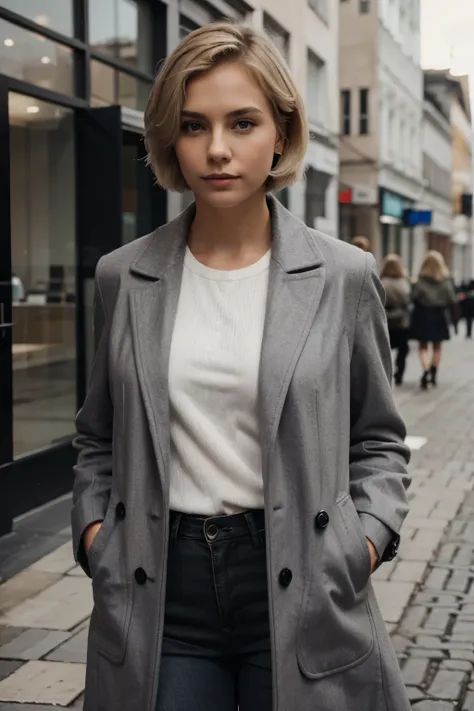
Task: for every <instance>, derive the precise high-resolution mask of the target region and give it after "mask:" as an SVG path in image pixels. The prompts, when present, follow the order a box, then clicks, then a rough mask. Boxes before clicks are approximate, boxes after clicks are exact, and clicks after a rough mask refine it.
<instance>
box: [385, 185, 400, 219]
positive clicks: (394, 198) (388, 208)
mask: <svg viewBox="0 0 474 711" xmlns="http://www.w3.org/2000/svg"><path fill="white" fill-rule="evenodd" d="M404 210H405V201H404V200H403V198H401V197H399V196H398V195H395V193H391V192H390V191H389V190H384V191H383V192H382V205H381V213H382V215H388V216H389V217H396V218H397V219H398V220H400V219H401V218H402V217H403V212H404Z"/></svg>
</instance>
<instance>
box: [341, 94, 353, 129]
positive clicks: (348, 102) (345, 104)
mask: <svg viewBox="0 0 474 711" xmlns="http://www.w3.org/2000/svg"><path fill="white" fill-rule="evenodd" d="M351 106H352V92H351V90H350V89H342V90H341V133H342V135H343V136H350V135H351V128H352V126H351V118H352V116H351Z"/></svg>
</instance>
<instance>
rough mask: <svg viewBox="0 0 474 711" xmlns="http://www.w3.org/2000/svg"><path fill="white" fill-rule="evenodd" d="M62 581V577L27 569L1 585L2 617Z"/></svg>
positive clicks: (0, 608)
mask: <svg viewBox="0 0 474 711" xmlns="http://www.w3.org/2000/svg"><path fill="white" fill-rule="evenodd" d="M60 579H61V576H60V575H57V574H53V573H42V572H39V571H35V570H31V569H27V570H25V571H24V572H23V573H19V574H18V575H15V577H14V578H11V579H10V580H7V582H6V583H3V584H2V585H0V624H1V616H2V615H5V614H6V613H7V612H8V611H9V610H11V609H12V608H13V607H16V606H17V605H18V604H19V603H21V602H23V601H24V600H29V599H30V598H32V597H34V596H35V595H37V594H38V593H40V592H41V591H42V590H45V589H46V588H49V587H51V586H52V585H54V583H56V582H58V581H59V580H60Z"/></svg>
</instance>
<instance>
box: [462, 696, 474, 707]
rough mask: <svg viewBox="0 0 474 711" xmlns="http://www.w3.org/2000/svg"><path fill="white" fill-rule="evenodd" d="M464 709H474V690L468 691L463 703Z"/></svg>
mask: <svg viewBox="0 0 474 711" xmlns="http://www.w3.org/2000/svg"><path fill="white" fill-rule="evenodd" d="M462 711H474V692H473V691H468V692H467V694H466V698H465V699H464V703H463V705H462Z"/></svg>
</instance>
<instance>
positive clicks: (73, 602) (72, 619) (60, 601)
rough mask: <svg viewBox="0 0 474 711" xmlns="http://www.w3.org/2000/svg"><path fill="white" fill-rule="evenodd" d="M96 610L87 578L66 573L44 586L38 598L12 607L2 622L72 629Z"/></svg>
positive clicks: (25, 625) (41, 627) (45, 627)
mask: <svg viewBox="0 0 474 711" xmlns="http://www.w3.org/2000/svg"><path fill="white" fill-rule="evenodd" d="M91 611H92V590H91V584H90V581H89V580H88V579H86V578H84V579H82V578H76V577H72V576H71V577H69V576H67V577H64V578H62V580H60V581H59V582H58V583H56V584H55V585H53V586H51V587H49V588H47V589H46V590H43V592H41V593H40V594H39V595H37V596H36V597H35V599H34V600H27V601H26V602H24V603H22V604H21V605H18V606H17V607H15V608H13V609H11V610H10V611H9V612H8V613H7V614H6V615H4V616H3V618H0V623H3V624H5V623H7V624H11V625H14V626H17V627H38V628H40V629H51V630H70V629H72V628H73V627H75V626H77V625H78V624H79V623H80V622H82V621H83V620H85V619H87V618H88V617H89V616H90V614H91Z"/></svg>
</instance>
